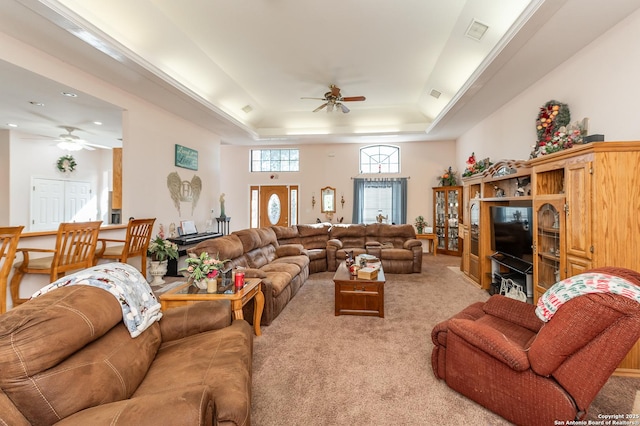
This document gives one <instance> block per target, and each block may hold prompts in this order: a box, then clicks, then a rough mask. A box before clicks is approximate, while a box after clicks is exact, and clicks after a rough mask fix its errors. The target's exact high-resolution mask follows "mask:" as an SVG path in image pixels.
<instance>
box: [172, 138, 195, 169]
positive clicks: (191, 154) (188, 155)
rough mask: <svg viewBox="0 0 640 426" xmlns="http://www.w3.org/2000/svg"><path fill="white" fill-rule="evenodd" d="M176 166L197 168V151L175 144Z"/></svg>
mask: <svg viewBox="0 0 640 426" xmlns="http://www.w3.org/2000/svg"><path fill="white" fill-rule="evenodd" d="M175 160H176V163H175V164H176V167H183V168H185V169H190V170H198V151H196V150H195V149H191V148H187V147H186V146H182V145H178V144H176V154H175Z"/></svg>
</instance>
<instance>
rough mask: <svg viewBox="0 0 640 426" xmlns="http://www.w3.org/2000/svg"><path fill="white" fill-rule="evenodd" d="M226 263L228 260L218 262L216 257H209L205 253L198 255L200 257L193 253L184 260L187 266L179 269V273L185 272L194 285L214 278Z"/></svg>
mask: <svg viewBox="0 0 640 426" xmlns="http://www.w3.org/2000/svg"><path fill="white" fill-rule="evenodd" d="M228 261H229V259H226V260H220V259H219V258H218V256H216V257H211V256H210V255H209V253H207V252H206V251H203V252H202V253H200V256H198V255H197V254H195V253H189V257H187V258H186V259H185V263H186V264H187V266H186V267H184V268H182V269H180V271H181V272H186V273H187V274H188V275H189V278H190V279H191V281H193V282H194V283H195V282H198V281H202V280H204V279H205V278H216V277H217V276H218V271H220V270H221V269H223V268H224V264H225V262H228Z"/></svg>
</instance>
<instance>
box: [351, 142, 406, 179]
mask: <svg viewBox="0 0 640 426" xmlns="http://www.w3.org/2000/svg"><path fill="white" fill-rule="evenodd" d="M360 173H361V174H362V173H400V148H398V147H397V146H393V145H371V146H365V147H364V148H360Z"/></svg>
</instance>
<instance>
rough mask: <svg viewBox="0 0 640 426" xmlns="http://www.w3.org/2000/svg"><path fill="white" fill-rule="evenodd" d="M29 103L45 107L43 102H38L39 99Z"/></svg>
mask: <svg viewBox="0 0 640 426" xmlns="http://www.w3.org/2000/svg"><path fill="white" fill-rule="evenodd" d="M29 103H30V104H31V105H35V106H39V107H43V106H44V104H43V103H42V102H38V101H29Z"/></svg>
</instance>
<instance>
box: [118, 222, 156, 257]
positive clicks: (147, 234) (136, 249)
mask: <svg viewBox="0 0 640 426" xmlns="http://www.w3.org/2000/svg"><path fill="white" fill-rule="evenodd" d="M155 221H156V219H155V218H153V219H130V220H129V225H128V226H127V236H126V241H125V244H124V249H123V250H122V259H120V261H121V262H124V263H126V261H127V259H128V258H130V257H135V256H142V257H144V258H146V257H147V249H148V248H149V242H150V241H151V233H152V232H153V224H154V222H155Z"/></svg>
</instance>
